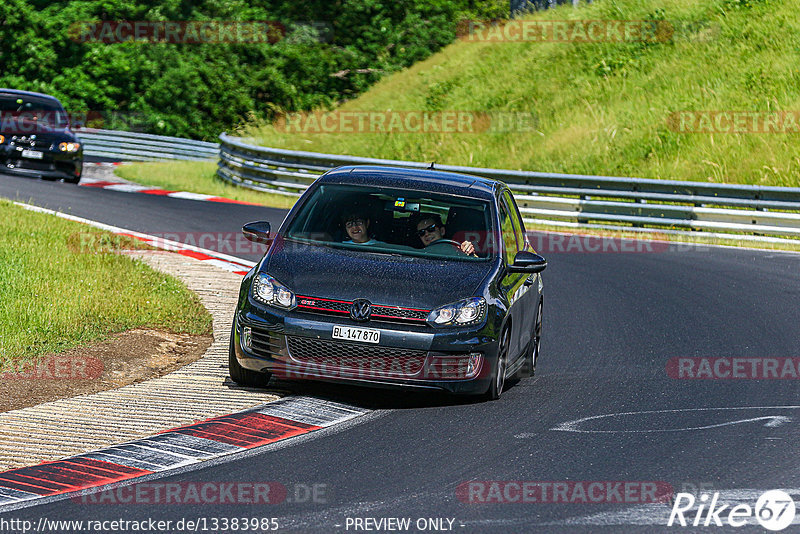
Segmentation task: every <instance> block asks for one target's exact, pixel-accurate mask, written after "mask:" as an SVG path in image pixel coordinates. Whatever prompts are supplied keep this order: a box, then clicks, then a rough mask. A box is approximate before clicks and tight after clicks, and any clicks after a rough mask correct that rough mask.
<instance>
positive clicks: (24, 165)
mask: <svg viewBox="0 0 800 534" xmlns="http://www.w3.org/2000/svg"><path fill="white" fill-rule="evenodd" d="M13 164H14V166H15V167H17V168H19V169H29V170H33V171H52V170H55V168H56V167H55V165H53V163H52V162H48V161H36V160H30V159H20V160H17V161H14V162H13Z"/></svg>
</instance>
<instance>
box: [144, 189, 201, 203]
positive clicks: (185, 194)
mask: <svg viewBox="0 0 800 534" xmlns="http://www.w3.org/2000/svg"><path fill="white" fill-rule="evenodd" d="M148 189H153V188H152V187H149V188H148ZM166 196H168V197H171V198H184V199H187V200H208V199H209V198H214V196H213V195H203V194H200V193H190V192H188V191H177V192H175V193H170V194H168V195H166Z"/></svg>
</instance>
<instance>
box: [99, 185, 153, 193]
mask: <svg viewBox="0 0 800 534" xmlns="http://www.w3.org/2000/svg"><path fill="white" fill-rule="evenodd" d="M103 189H110V190H111V191H122V192H123V193H138V192H139V191H146V190H148V189H153V188H152V187H147V186H144V185H134V184H114V185H107V186H105V187H103Z"/></svg>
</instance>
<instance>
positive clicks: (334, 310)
mask: <svg viewBox="0 0 800 534" xmlns="http://www.w3.org/2000/svg"><path fill="white" fill-rule="evenodd" d="M297 303H298V304H297V308H298V309H300V310H304V311H309V312H314V313H324V314H327V315H340V316H341V315H349V314H350V306H351V304H352V302H350V301H346V300H332V299H321V298H317V297H304V296H298V297H297ZM429 313H430V310H419V309H415V308H402V307H400V306H385V305H379V304H373V305H372V315H371V317H373V318H375V319H378V320H381V321H396V322H410V323H424V322H425V320H426V319H427V318H428V314H429Z"/></svg>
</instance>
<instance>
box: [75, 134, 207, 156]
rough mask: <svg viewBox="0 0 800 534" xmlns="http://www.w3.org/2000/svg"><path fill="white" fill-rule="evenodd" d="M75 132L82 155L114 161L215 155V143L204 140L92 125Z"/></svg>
mask: <svg viewBox="0 0 800 534" xmlns="http://www.w3.org/2000/svg"><path fill="white" fill-rule="evenodd" d="M75 133H76V134H77V135H78V137H79V138H80V139H81V142H82V143H83V153H84V154H85V155H87V156H100V157H106V158H113V159H115V160H117V161H153V160H165V159H179V160H209V159H216V158H217V157H218V156H219V145H218V144H216V143H208V142H206V141H195V140H193V139H183V138H180V137H167V136H163V135H152V134H143V133H135V132H122V131H116V130H98V129H94V128H81V129H76V130H75Z"/></svg>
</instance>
